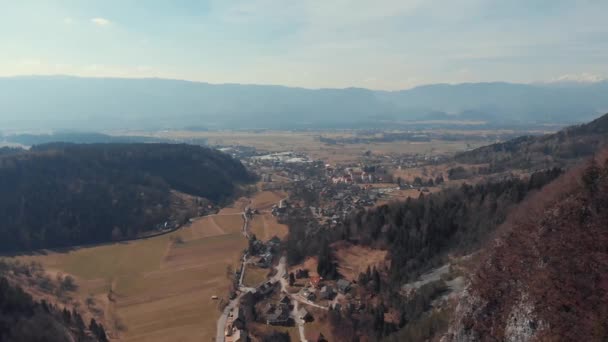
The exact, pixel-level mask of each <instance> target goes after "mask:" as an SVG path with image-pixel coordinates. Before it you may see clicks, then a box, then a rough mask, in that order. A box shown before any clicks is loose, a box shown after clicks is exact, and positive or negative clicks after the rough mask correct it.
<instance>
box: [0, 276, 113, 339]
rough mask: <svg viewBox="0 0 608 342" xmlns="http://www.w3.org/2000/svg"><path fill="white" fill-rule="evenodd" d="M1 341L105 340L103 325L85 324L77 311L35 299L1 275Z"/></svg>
mask: <svg viewBox="0 0 608 342" xmlns="http://www.w3.org/2000/svg"><path fill="white" fill-rule="evenodd" d="M0 341H23V342H29V341H32V342H34V341H45V342H67V341H78V342H88V341H91V342H93V341H101V342H104V341H108V337H107V335H106V332H105V329H104V327H103V325H101V324H98V323H97V322H96V321H95V320H94V319H92V320H91V322H90V323H89V324H88V325H86V324H85V322H84V321H83V319H82V316H81V315H80V314H79V313H78V312H77V311H76V310H68V309H65V308H64V309H60V308H58V307H57V306H55V305H52V304H49V303H47V302H46V301H44V300H42V301H40V302H38V301H35V300H34V299H33V298H32V296H31V295H29V294H28V293H26V292H25V291H23V289H21V288H20V287H19V286H17V285H13V284H11V283H10V282H9V280H8V279H7V278H5V277H4V276H0Z"/></svg>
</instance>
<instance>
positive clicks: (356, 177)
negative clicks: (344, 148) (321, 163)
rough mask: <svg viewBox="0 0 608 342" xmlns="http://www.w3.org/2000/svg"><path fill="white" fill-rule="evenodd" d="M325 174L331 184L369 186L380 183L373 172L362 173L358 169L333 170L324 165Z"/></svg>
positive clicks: (380, 178) (329, 166)
mask: <svg viewBox="0 0 608 342" xmlns="http://www.w3.org/2000/svg"><path fill="white" fill-rule="evenodd" d="M325 173H326V175H327V176H328V177H329V178H330V179H331V182H332V183H333V184H355V183H356V184H369V183H376V182H377V181H382V177H381V176H380V177H378V176H377V175H376V173H375V172H368V171H364V170H363V169H361V168H359V167H347V168H334V167H332V166H331V165H329V164H327V165H325Z"/></svg>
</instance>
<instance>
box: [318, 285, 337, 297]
mask: <svg viewBox="0 0 608 342" xmlns="http://www.w3.org/2000/svg"><path fill="white" fill-rule="evenodd" d="M334 295H335V293H334V290H333V289H332V288H331V286H329V285H325V286H323V287H322V288H321V290H320V291H319V298H320V299H325V300H331V299H333V298H334Z"/></svg>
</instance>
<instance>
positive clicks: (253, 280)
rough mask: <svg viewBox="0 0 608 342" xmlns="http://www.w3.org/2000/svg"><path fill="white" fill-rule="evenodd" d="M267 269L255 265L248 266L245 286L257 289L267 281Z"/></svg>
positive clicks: (244, 281) (244, 280)
mask: <svg viewBox="0 0 608 342" xmlns="http://www.w3.org/2000/svg"><path fill="white" fill-rule="evenodd" d="M269 271H270V270H269V269H267V268H260V267H257V266H254V265H251V264H250V265H247V268H246V269H245V275H244V276H243V285H245V286H248V287H257V286H258V285H260V284H261V283H263V282H264V281H266V279H267V277H266V276H267V275H268V272H269Z"/></svg>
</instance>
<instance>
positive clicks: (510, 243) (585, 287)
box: [460, 152, 608, 341]
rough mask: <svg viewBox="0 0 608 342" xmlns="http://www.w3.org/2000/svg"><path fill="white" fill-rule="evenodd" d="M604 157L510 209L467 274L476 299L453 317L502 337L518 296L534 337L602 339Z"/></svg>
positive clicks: (605, 331) (607, 294) (606, 311)
mask: <svg viewBox="0 0 608 342" xmlns="http://www.w3.org/2000/svg"><path fill="white" fill-rule="evenodd" d="M607 156H608V153H606V152H605V153H603V154H602V155H600V156H598V157H596V159H597V160H598V164H593V163H590V164H587V165H585V166H583V167H579V168H576V169H574V170H572V171H570V172H569V173H567V174H565V175H563V176H562V177H560V178H559V179H558V180H556V181H555V182H553V183H552V184H550V185H549V186H547V187H545V188H544V189H543V190H542V191H541V192H539V193H537V194H535V195H534V196H531V197H530V198H529V199H527V200H526V201H525V202H523V203H522V205H520V206H519V208H518V209H517V210H516V211H515V212H513V213H512V215H511V216H510V217H509V219H508V221H507V222H506V223H505V224H504V225H503V226H502V227H501V231H500V237H499V238H497V239H496V240H495V242H494V244H493V246H492V247H491V248H488V249H487V250H486V252H484V255H483V256H482V257H481V258H480V260H481V263H480V265H479V266H478V269H477V270H476V272H475V273H474V275H473V277H472V279H471V282H472V284H471V293H472V294H473V295H474V296H476V297H478V298H480V299H481V301H480V303H481V304H479V305H478V306H477V307H474V308H473V311H472V314H470V315H469V316H468V317H461V318H460V319H461V320H462V323H463V325H464V327H465V329H467V330H469V331H472V332H474V334H473V335H476V336H478V337H480V338H482V339H489V338H496V339H498V340H502V339H504V338H505V328H506V325H507V321H508V319H509V316H510V315H511V314H512V313H513V310H514V308H516V307H517V305H518V304H521V302H522V301H523V302H525V304H526V305H530V306H531V307H533V311H532V314H531V315H530V316H531V319H532V324H531V326H532V329H533V330H536V333H535V335H534V336H535V337H536V339H538V340H541V341H563V340H565V341H599V340H606V339H607V338H608V249H607V248H606V246H608V160H607V159H606V157H607ZM599 161H601V162H599ZM597 165H601V167H597ZM595 167H597V168H598V169H594V168H595ZM598 170H599V171H598ZM590 179H591V180H590ZM583 180H585V181H584V182H583ZM590 184H592V185H590ZM522 298H523V299H522Z"/></svg>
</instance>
